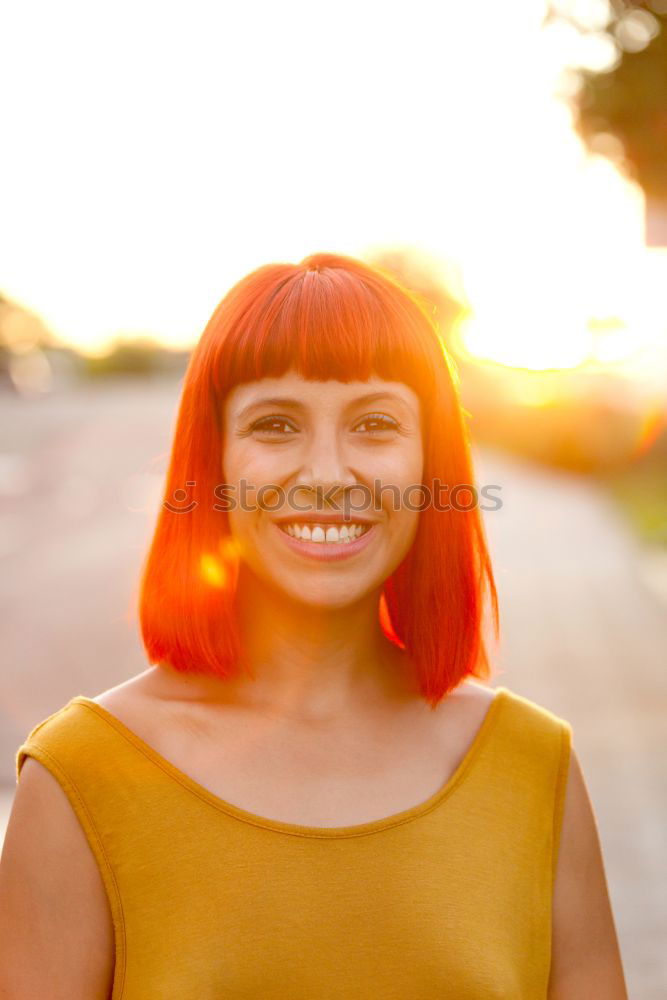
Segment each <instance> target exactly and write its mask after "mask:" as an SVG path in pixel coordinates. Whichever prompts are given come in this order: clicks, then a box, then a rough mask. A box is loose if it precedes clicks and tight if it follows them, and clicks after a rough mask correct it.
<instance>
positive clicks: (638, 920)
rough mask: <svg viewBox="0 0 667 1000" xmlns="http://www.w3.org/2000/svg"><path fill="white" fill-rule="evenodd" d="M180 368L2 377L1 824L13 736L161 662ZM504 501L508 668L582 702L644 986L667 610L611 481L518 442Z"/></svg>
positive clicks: (629, 951) (654, 926) (657, 945)
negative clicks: (541, 466) (140, 373)
mask: <svg viewBox="0 0 667 1000" xmlns="http://www.w3.org/2000/svg"><path fill="white" fill-rule="evenodd" d="M179 389H180V385H179V383H178V382H177V381H162V382H160V381H157V382H147V381H143V380H137V381H125V382H123V381H118V382H115V383H113V384H107V385H105V386H104V387H101V386H95V385H91V386H87V387H85V388H77V389H71V390H62V391H57V392H55V393H54V394H52V395H51V396H49V397H45V398H43V399H39V400H26V399H21V398H17V397H15V396H12V395H10V394H8V393H4V394H2V395H0V494H1V496H0V499H1V500H2V507H3V513H2V515H1V519H0V554H1V556H2V559H3V561H4V567H5V570H4V573H3V574H2V578H1V580H0V603H1V609H2V611H1V613H2V619H3V622H4V625H3V652H4V654H5V659H4V663H3V667H2V674H1V675H0V787H2V785H1V783H2V782H4V795H3V796H2V798H1V801H0V823H2V824H3V825H2V826H1V827H0V833H1V832H2V830H4V823H3V810H4V816H5V817H6V815H7V813H8V810H9V807H10V804H11V799H12V796H13V791H14V754H15V752H16V748H17V747H18V745H19V743H20V742H21V740H22V739H23V738H24V736H25V735H26V734H27V732H28V731H29V730H30V728H32V726H33V725H35V724H36V723H37V722H38V721H41V719H43V718H44V717H45V716H46V715H48V714H50V713H51V712H53V711H55V710H56V709H57V708H60V707H61V706H62V705H63V704H64V703H65V702H66V701H68V700H69V699H70V698H71V697H73V695H75V694H87V695H94V694H97V693H98V692H99V691H101V690H103V689H104V688H106V687H109V686H111V685H112V684H117V683H119V682H120V681H122V680H124V679H126V678H128V677H130V676H132V675H133V674H136V673H138V672H139V671H141V670H143V669H145V667H146V662H145V659H144V657H143V652H142V649H141V646H140V642H139V638H138V632H137V624H136V618H135V616H134V607H133V602H134V591H135V587H136V581H137V576H138V573H139V569H140V566H141V561H142V559H143V556H144V553H145V547H146V543H147V540H148V538H149V535H150V530H151V527H152V524H153V520H154V517H155V512H156V509H157V505H158V503H159V493H160V489H161V484H162V476H163V473H164V470H165V468H166V461H167V457H168V449H169V446H170V440H171V434H172V431H173V422H174V419H175V414H176V406H177V402H178V395H179ZM477 478H478V481H479V483H480V484H481V483H487V484H496V485H499V486H500V487H501V494H500V495H501V497H502V500H503V507H502V509H501V510H499V511H495V512H491V513H489V514H488V515H487V518H486V523H487V530H488V533H489V540H490V543H491V549H492V554H493V557H494V564H495V570H496V575H497V582H498V585H499V590H500V600H501V625H502V628H503V639H502V642H501V645H500V647H499V649H498V652H497V655H496V657H495V659H496V663H497V664H498V672H497V674H496V677H495V679H494V683H501V684H504V685H505V686H507V687H510V688H512V689H513V690H515V691H517V692H518V693H519V694H523V695H525V696H526V697H529V698H531V699H533V700H534V701H536V702H538V703H539V704H542V705H544V706H545V707H547V708H549V709H551V710H552V711H554V712H555V713H556V714H558V715H561V716H562V717H564V718H566V719H568V721H570V722H571V724H572V726H573V729H574V740H575V747H576V749H577V752H578V754H579V757H580V760H581V762H582V766H583V769H584V774H585V775H586V779H587V783H588V787H589V792H590V795H591V798H592V800H593V804H594V807H595V810H596V814H597V817H598V825H599V829H600V836H601V839H602V845H603V851H604V855H605V861H606V867H607V874H608V880H609V886H610V893H611V897H612V903H613V906H614V912H615V916H616V922H617V926H618V931H619V938H620V941H621V949H622V953H623V959H624V964H625V969H626V976H627V979H628V987H629V993H630V996H631V997H632V998H633V1000H659V998H660V1000H662V998H663V997H664V996H665V984H666V983H667V952H666V951H665V948H664V941H665V935H666V932H667V894H666V893H665V891H664V887H665V884H667V883H666V876H667V870H666V861H665V859H666V858H667V833H666V831H667V802H666V799H665V793H664V790H665V788H667V753H666V752H665V751H666V744H667V735H666V732H665V730H666V727H665V718H667V672H666V671H665V660H666V658H667V610H666V608H665V606H664V605H663V604H662V603H661V602H660V600H659V599H658V597H657V595H656V593H655V592H654V591H652V590H649V589H647V588H646V586H645V585H644V583H643V578H642V575H641V572H640V563H639V561H638V552H637V550H636V548H635V545H634V543H633V541H632V539H631V538H630V536H629V535H628V533H627V532H626V530H625V527H624V526H623V525H622V524H621V523H620V522H619V520H618V518H617V515H616V513H615V511H614V510H613V509H612V508H611V506H610V505H609V503H608V502H607V500H606V498H605V496H604V495H603V494H601V493H600V492H598V491H597V490H596V489H595V488H594V487H593V486H591V485H590V484H588V483H585V482H583V481H580V480H578V479H577V478H575V477H570V476H568V475H564V474H557V473H550V472H548V471H544V470H537V469H535V468H533V467H530V466H527V465H525V464H523V463H521V462H519V461H515V460H512V459H509V458H507V457H504V456H500V455H496V454H492V453H486V452H485V453H483V454H480V455H479V456H478V459H477Z"/></svg>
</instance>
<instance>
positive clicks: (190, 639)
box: [0, 254, 626, 1000]
mask: <svg viewBox="0 0 667 1000" xmlns="http://www.w3.org/2000/svg"><path fill="white" fill-rule="evenodd" d="M471 484H472V476H471V467H470V456H469V449H468V443H467V437H466V432H465V428H464V424H463V421H462V416H461V409H460V405H459V402H458V397H457V391H456V385H455V379H454V375H453V372H452V369H451V367H450V364H449V361H448V358H447V354H446V351H445V350H444V347H443V346H442V344H441V341H440V339H439V337H438V334H437V332H436V329H435V327H434V324H433V323H432V321H431V319H430V316H429V313H428V310H427V309H426V308H425V306H424V305H423V304H422V303H421V302H420V301H419V300H418V299H417V298H416V297H415V296H414V295H412V294H411V293H409V292H408V291H407V290H406V289H404V288H402V287H401V286H400V285H399V284H398V283H397V282H396V281H395V279H393V278H392V277H390V276H389V275H387V274H385V273H384V272H382V271H380V270H378V269H373V268H370V267H367V266H366V265H364V264H362V263H360V262H358V261H355V260H353V259H351V258H346V257H340V256H334V255H328V254H318V255H315V256H312V257H309V258H307V259H306V260H304V261H303V262H302V263H301V264H299V265H298V266H292V265H268V266H266V267H262V268H260V269H259V270H257V271H255V272H253V273H252V274H250V275H249V276H248V277H246V278H245V279H243V280H242V281H241V282H239V284H238V285H236V286H235V287H234V288H233V289H232V290H231V291H230V292H229V294H228V295H227V296H226V297H225V299H224V300H223V301H222V303H221V304H220V305H219V307H218V309H217V310H216V312H215V313H214V315H213V316H212V318H211V320H210V322H209V324H208V326H207V328H206V330H205V331H204V334H203V336H202V338H201V341H200V343H199V344H198V346H197V348H196V349H195V351H194V353H193V356H192V358H191V362H190V365H189V368H188V372H187V375H186V377H185V381H184V386H183V394H182V400H181V406H180V411H179V416H178V421H177V427H176V432H175V438H174V444H173V451H172V457H171V463H170V467H169V471H168V475H167V484H166V490H165V499H164V503H163V507H162V509H161V511H160V516H159V519H158V523H157V527H156V531H155V535H154V538H153V542H152V546H151V549H150V552H149V555H148V559H147V561H146V565H145V568H144V575H143V580H142V589H141V599H140V618H141V628H142V636H143V641H144V645H145V648H146V651H147V654H148V660H149V663H150V664H152V666H150V667H149V668H148V669H147V670H146V671H144V672H143V673H141V674H139V675H138V676H136V677H133V678H132V679H131V680H129V681H127V682H125V683H123V684H120V685H118V686H117V687H114V688H111V689H110V690H108V691H105V692H103V693H102V694H99V695H98V696H97V697H95V698H88V697H85V696H83V695H79V696H76V697H74V698H73V699H72V700H71V701H70V702H68V704H67V705H65V706H64V707H63V708H61V709H60V710H59V711H57V712H55V713H54V714H53V715H51V716H49V717H48V718H47V719H45V720H43V721H42V722H41V723H40V724H39V725H38V726H36V727H35V728H34V729H33V730H32V732H31V733H30V734H29V736H28V737H27V739H26V741H25V742H24V743H23V744H22V746H21V747H20V748H19V750H18V753H17V780H18V779H19V776H20V782H19V785H18V789H17V793H16V799H15V804H14V808H13V812H12V816H11V819H10V823H9V827H8V831H7V840H6V847H5V853H4V856H3V861H2V887H3V890H4V891H3V902H2V904H1V917H0V919H1V921H2V931H3V933H2V935H0V937H1V939H2V944H1V945H0V958H1V959H2V961H0V965H1V966H2V968H3V972H2V973H0V994H1V995H3V996H5V995H7V996H10V997H12V998H13V1000H23V998H27V997H31V998H32V997H34V996H47V995H48V996H49V998H51V1000H55V998H61V997H62V998H65V997H66V998H67V1000H77V998H81V1000H83V998H84V997H85V998H86V1000H91V998H98V997H99V998H107V997H109V996H111V997H112V1000H120V998H121V997H122V998H123V1000H139V998H141V1000H147V998H150V1000H162V998H164V1000H167V998H174V1000H176V998H178V1000H188V998H192V1000H195V998H196V1000H208V998H214V997H216V998H217V997H229V998H232V997H234V998H250V997H253V998H255V997H262V998H273V997H275V998H281V1000H283V998H284V1000H306V998H307V1000H315V998H317V1000H327V998H337V1000H339V998H355V1000H361V998H373V1000H377V998H401V1000H408V998H409V1000H426V998H429V1000H430V998H436V997H438V998H439V997H452V998H456V1000H460V998H468V997H470V998H473V997H474V998H477V997H479V998H482V997H484V998H487V997H492V996H494V997H501V996H502V997H508V998H509V997H511V998H512V1000H519V998H530V1000H535V998H538V997H547V996H548V997H549V998H551V1000H554V998H558V1000H565V998H567V1000H577V998H582V1000H583V998H586V1000H589V998H590V997H592V996H594V997H596V998H605V1000H612V998H613V1000H615V998H623V997H626V992H625V987H624V983H623V973H622V969H621V961H620V956H619V950H618V944H617V941H616V936H615V930H614V923H613V917H612V913H611V908H610V903H609V898H608V894H607V888H606V882H605V875H604V870H603V863H602V858H601V854H600V847H599V841H598V837H597V833H596V828H595V820H594V817H593V813H592V810H591V806H590V802H589V799H588V796H587V792H586V788H585V784H584V780H583V778H582V774H581V770H580V767H579V764H578V761H577V758H576V755H575V753H574V750H573V749H572V747H571V736H572V731H571V727H570V725H569V724H568V723H567V722H566V721H565V720H563V719H560V718H558V717H557V716H555V715H553V714H552V713H550V712H549V711H548V710H547V709H545V708H543V707H541V706H539V705H536V704H535V703H533V702H531V701H529V700H527V699H525V698H522V697H521V696H519V695H516V694H514V693H512V692H511V691H509V690H508V689H506V688H503V687H501V688H498V689H496V690H495V691H494V690H493V689H492V688H490V687H488V686H486V685H485V684H484V683H479V681H480V680H482V681H483V680H486V679H488V678H489V674H490V671H489V666H488V662H487V658H486V653H485V649H484V644H483V642H482V638H481V635H482V625H483V611H484V607H485V602H486V603H487V605H488V608H489V609H490V610H491V611H492V612H495V610H496V604H495V589H494V584H493V577H492V572H491V567H490V564H489V558H488V554H487V550H486V546H485V543H484V537H483V531H482V528H481V522H480V515H479V510H478V507H477V504H476V503H475V502H474V499H475V493H474V491H473V490H472V489H470V486H471ZM466 485H467V486H468V489H466ZM471 497H472V501H471ZM475 678H477V679H475ZM36 956H39V960H36Z"/></svg>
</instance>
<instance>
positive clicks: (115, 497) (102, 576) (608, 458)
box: [0, 0, 667, 1000]
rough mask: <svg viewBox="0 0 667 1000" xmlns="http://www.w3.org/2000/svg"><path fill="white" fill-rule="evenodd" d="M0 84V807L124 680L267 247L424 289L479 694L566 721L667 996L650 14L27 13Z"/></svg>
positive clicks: (664, 528) (340, 8) (21, 15)
mask: <svg viewBox="0 0 667 1000" xmlns="http://www.w3.org/2000/svg"><path fill="white" fill-rule="evenodd" d="M0 89H1V92H2V93H3V95H4V101H3V113H2V119H1V121H0V130H1V133H2V139H3V154H2V158H1V160H0V219H1V220H2V223H1V230H2V231H1V236H0V293H1V297H0V413H1V420H0V494H1V496H0V499H1V502H2V514H1V517H0V554H1V557H2V561H3V573H2V578H1V582H0V594H1V611H2V628H3V636H2V645H1V648H2V654H3V661H2V670H1V673H0V789H1V790H2V796H1V801H2V824H0V834H1V832H2V830H3V829H4V822H5V821H6V817H7V814H8V811H9V808H10V805H11V801H12V797H13V794H14V788H15V775H14V754H15V751H16V748H17V747H18V745H19V743H20V742H21V741H22V739H23V738H24V736H25V735H26V733H27V732H28V731H29V729H30V728H32V726H33V725H35V724H36V723H37V722H38V721H40V720H41V719H43V718H44V717H45V716H46V715H47V714H50V713H51V712H53V711H55V710H57V709H58V708H60V707H61V706H62V705H63V704H64V703H65V702H66V701H67V700H69V698H71V697H73V696H74V695H75V694H87V695H89V696H94V695H95V694H98V693H99V692H100V691H102V690H104V689H105V688H107V687H110V686H113V685H115V684H118V683H120V682H121V681H123V680H125V679H127V678H129V677H130V676H132V675H133V674H135V673H138V672H140V671H142V670H144V669H145V668H146V666H147V663H146V660H145V658H144V655H143V651H142V648H141V644H140V641H139V635H138V629H137V620H136V613H135V598H136V588H137V581H138V574H139V570H140V567H141V563H142V559H143V556H144V553H145V549H146V545H147V541H148V539H149V537H150V532H151V528H152V525H153V523H154V520H155V516H156V513H157V509H158V506H159V502H160V495H161V488H162V482H163V476H164V472H165V469H166V462H167V458H168V452H169V447H170V440H171V434H172V431H173V426H174V419H175V415H176V408H177V405H178V399H179V392H180V388H181V379H182V376H183V373H184V370H185V365H186V362H187V358H188V353H189V351H190V350H191V348H192V346H193V344H194V343H195V341H196V339H197V337H198V335H199V334H200V332H201V330H202V329H203V326H204V324H205V322H206V320H207V319H208V317H209V315H210V313H211V312H212V310H213V308H214V306H215V305H216V304H217V302H218V301H219V299H220V298H221V297H222V296H223V295H224V293H225V292H226V291H227V290H228V289H229V288H230V287H231V286H232V285H233V284H234V283H235V282H236V281H237V280H238V279H240V278H241V277H242V276H243V275H245V274H246V273H248V272H249V271H250V270H253V269H254V268H255V267H258V266H259V265H261V264H263V263H267V262H270V261H277V260H283V261H285V260H288V261H293V262H296V261H299V260H300V259H301V258H303V257H304V256H306V255H307V254H310V253H315V252H320V251H330V252H338V253H346V254H351V255H353V256H358V257H361V258H363V259H365V260H368V261H370V262H375V263H379V264H381V265H382V266H383V267H386V268H388V269H390V270H393V271H394V272H395V273H396V274H398V275H399V276H400V277H401V278H402V279H403V280H404V281H405V282H406V283H407V284H408V285H410V286H411V287H412V288H414V289H415V290H417V291H418V292H419V293H420V294H422V295H423V296H424V297H425V298H426V300H427V301H428V302H429V303H430V304H431V305H432V307H433V310H434V313H435V316H436V318H437V321H438V323H439V326H440V330H441V333H442V335H443V337H444V338H445V339H446V342H447V344H448V346H449V349H450V351H451V353H452V356H453V357H454V359H455V361H456V365H457V368H458V372H459V376H460V391H461V395H462V399H463V403H464V406H465V408H466V410H467V412H468V414H469V426H470V430H471V434H472V436H473V442H474V448H475V458H476V463H477V475H478V480H479V481H480V482H484V483H487V484H496V485H498V486H500V487H501V496H502V500H503V506H502V508H501V509H500V510H498V511H493V512H489V513H488V514H487V515H486V525H487V531H488V535H489V540H490V544H491V549H492V553H493V556H494V560H495V568H496V573H497V580H498V584H499V588H500V600H501V605H500V610H501V626H502V636H501V641H500V644H499V646H498V648H497V650H496V653H495V657H494V660H495V670H496V678H495V680H494V684H495V683H502V684H505V685H507V686H509V687H511V688H512V689H514V690H515V691H517V692H519V693H521V694H524V695H525V696H527V697H529V698H532V699H534V700H536V701H538V702H539V703H541V704H543V705H545V706H546V707H548V708H550V709H551V710H553V711H554V712H556V713H557V714H560V715H561V716H563V717H565V718H567V719H568V720H569V721H570V722H571V724H572V725H573V729H574V736H575V746H576V747H577V749H578V753H579V756H580V759H581V761H582V765H583V767H584V772H585V775H586V778H587V783H588V786H589V791H590V794H591V797H592V799H593V803H594V806H595V809H596V813H597V818H598V825H599V829H600V835H601V839H602V844H603V851H604V855H605V862H606V867H607V874H608V880H609V886H610V892H611V897H612V904H613V907H614V913H615V917H616V922H617V927H618V932H619V938H620V943H621V949H622V954H623V960H624V964H625V969H626V976H627V980H628V986H629V990H630V995H631V996H632V997H633V998H634V1000H658V998H659V997H660V998H662V997H664V996H665V990H666V988H667V958H666V956H667V952H665V949H664V941H665V935H666V932H667V893H666V892H665V885H666V877H667V870H666V861H665V859H666V857H667V843H666V840H667V836H666V830H667V803H666V799H665V789H667V753H666V750H667V734H666V729H667V727H666V725H665V720H666V718H667V713H666V708H667V680H666V671H665V667H666V666H667V429H666V424H667V0H664V2H662V0H655V2H650V3H630V2H624V0H579V2H578V0H559V2H557V3H542V2H540V0H514V2H513V3H511V4H509V3H487V4H466V3H463V2H442V3H440V4H432V3H429V2H422V0H413V3H411V4H410V5H409V6H408V5H406V4H394V3H387V2H386V0H384V2H383V3H378V2H375V0H367V2H363V3H358V2H354V3H352V2H350V0H339V2H338V3H337V4H336V5H334V6H332V5H330V4H317V3H306V2H302V0H285V2H283V3H280V4H274V3H269V2H265V3H261V2H258V0H247V2H246V3H244V4H235V5H227V4H216V3H213V2H211V3H203V2H198V0H194V2H192V3H190V4H189V5H187V6H185V5H182V4H179V5H176V4H171V3H164V2H162V3H159V4H158V3H152V2H144V0H134V2H133V3H131V4H130V3H128V2H126V0H118V2H116V3H115V4H114V5H111V6H108V5H107V6H104V7H103V6H101V5H99V4H90V3H83V2H73V0H63V2H62V3H60V4H47V3H35V2H32V0H24V2H23V3H22V4H13V5H11V6H10V7H8V8H7V9H6V10H5V11H4V14H3V54H2V60H0Z"/></svg>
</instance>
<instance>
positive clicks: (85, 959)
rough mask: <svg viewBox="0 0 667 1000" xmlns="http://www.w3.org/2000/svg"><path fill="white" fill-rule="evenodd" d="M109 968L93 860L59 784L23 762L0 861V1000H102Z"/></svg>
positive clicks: (109, 946) (107, 923)
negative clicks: (39, 998)
mask: <svg viewBox="0 0 667 1000" xmlns="http://www.w3.org/2000/svg"><path fill="white" fill-rule="evenodd" d="M113 966H114V937H113V924H112V920H111V913H110V910H109V905H108V901H107V897H106V893H105V890H104V885H103V882H102V877H101V875H100V873H99V870H98V867H97V863H96V861H95V857H94V855H93V853H92V851H91V849H90V846H89V844H88V841H87V840H86V836H85V834H84V832H83V829H82V828H81V825H80V824H79V821H78V819H77V817H76V814H75V813H74V810H73V808H72V806H71V805H70V803H69V800H68V799H67V796H66V794H65V792H64V791H63V789H62V788H61V787H60V785H59V784H58V782H57V780H56V779H55V778H54V777H53V775H52V774H51V773H50V772H49V771H48V770H47V769H46V768H45V767H42V765H41V764H40V763H39V762H38V761H36V760H35V759H34V758H31V757H28V758H26V760H25V762H24V764H23V767H22V770H21V777H20V781H19V783H18V787H17V790H16V795H15V797H14V803H13V806H12V811H11V815H10V818H9V823H8V826H7V833H6V837H5V843H4V847H3V851H2V858H1V860H0V998H2V1000H31V998H33V997H47V996H48V997H49V998H50V1000H107V998H108V997H109V996H110V993H111V985H112V980H113Z"/></svg>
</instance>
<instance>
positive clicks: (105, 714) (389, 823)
mask: <svg viewBox="0 0 667 1000" xmlns="http://www.w3.org/2000/svg"><path fill="white" fill-rule="evenodd" d="M493 690H494V696H493V698H492V699H491V702H490V704H489V707H488V708H487V710H486V713H485V715H484V718H483V720H482V722H481V724H480V726H479V728H478V729H477V732H476V733H475V736H474V738H473V740H472V742H471V744H470V746H469V747H468V750H467V751H466V753H465V756H464V757H463V759H462V760H461V762H460V763H459V765H458V767H457V768H456V769H455V770H454V771H453V773H452V774H451V775H450V776H449V778H448V779H447V780H446V781H445V783H444V784H443V785H442V786H441V787H440V788H439V789H438V790H437V791H435V792H434V793H433V795H430V796H429V797H428V798H427V799H425V800H424V801H423V802H420V803H418V804H417V805H414V806H410V807H409V808H407V809H403V810H401V812H397V813H392V814H391V815H390V816H385V817H383V818H381V819H376V820H370V821H368V822H366V823H355V824H353V825H348V826H307V825H304V824H298V823H288V822H285V821H283V820H278V819H270V818H268V817H266V816H260V815H258V814H257V813H253V812H249V811H248V810H247V809H242V808H241V807H240V806H236V805H234V804H233V803H231V802H227V801H226V800H225V799H222V798H220V796H218V795H215V793H214V792H211V791H209V789H208V788H206V787H205V786H204V785H201V784H200V783H199V782H198V781H195V779H194V778H191V777H190V776H189V775H188V774H186V773H185V772H184V771H181V769H180V768H178V767H176V765H175V764H172V763H171V761H170V760H167V758H166V757H163V756H162V754H160V753H158V751H157V750H155V749H154V747H152V746H151V745H150V744H148V743H146V741H145V740H143V739H142V738H141V737H140V736H138V735H137V733H135V732H134V731H133V730H132V729H130V728H129V727H128V726H126V725H125V723H124V722H121V720H120V719H119V718H118V717H117V716H115V715H114V714H113V713H112V712H110V711H109V710H108V709H107V708H105V707H104V706H103V705H100V704H99V703H98V702H96V701H93V699H92V698H88V697H87V696H86V695H82V694H80V695H76V696H75V697H74V698H72V699H71V700H70V702H69V704H70V705H83V706H84V707H85V708H88V709H90V710H91V711H92V712H94V713H95V714H96V715H98V716H99V717H100V718H102V719H104V721H105V722H107V723H108V724H109V725H111V726H112V727H113V728H114V729H115V730H116V731H117V732H119V733H120V734H121V735H122V736H124V737H125V739H127V740H128V741H129V742H130V743H132V744H133V745H134V746H135V747H136V749H138V750H139V751H140V752H141V753H143V754H144V756H146V757H148V758H149V759H150V760H151V761H153V763H154V764H156V765H157V766H158V767H160V768H161V769H162V770H163V771H165V772H166V773H167V774H168V775H169V776H170V777H172V778H174V779H175V780H176V781H177V782H178V783H179V784H181V785H183V786H184V787H185V788H186V789H188V791H190V792H192V793H193V794H194V795H196V796H197V797H198V798H200V799H203V800H204V801H205V802H208V803H209V804H210V805H212V806H214V807H215V808H216V809H219V810H220V811H222V812H224V813H227V814H228V815H229V816H232V817H233V818H235V819H238V820H240V821H242V822H244V823H249V824H251V825H253V826H259V827H263V828H264V829H267V830H273V831H274V832H276V833H285V834H292V835H294V836H300V837H309V838H323V839H332V838H333V839H335V838H343V837H359V836H366V835H368V834H373V833H378V832H380V831H382V830H388V829H390V828H392V827H395V826H400V825H401V824H403V823H409V822H411V821H412V820H414V819H417V818H418V817H420V816H424V815H425V814H426V813H429V812H431V810H432V809H435V808H436V806H438V805H440V803H441V802H443V801H444V800H445V799H447V798H448V797H449V795H450V794H451V793H452V792H453V791H454V789H455V788H456V787H457V785H459V784H460V782H461V781H462V780H463V778H464V777H465V775H466V774H467V772H468V771H469V770H470V768H471V767H472V765H473V763H474V761H475V759H476V758H477V756H478V754H479V752H480V750H481V749H482V747H483V746H484V744H485V743H486V742H487V740H488V738H489V735H490V733H491V730H492V728H493V724H494V722H495V720H496V718H497V716H498V712H499V709H500V706H501V705H502V704H503V703H504V701H505V700H506V698H507V697H508V695H509V694H510V692H509V690H508V689H507V688H505V687H503V686H499V687H497V688H494V689H493Z"/></svg>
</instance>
